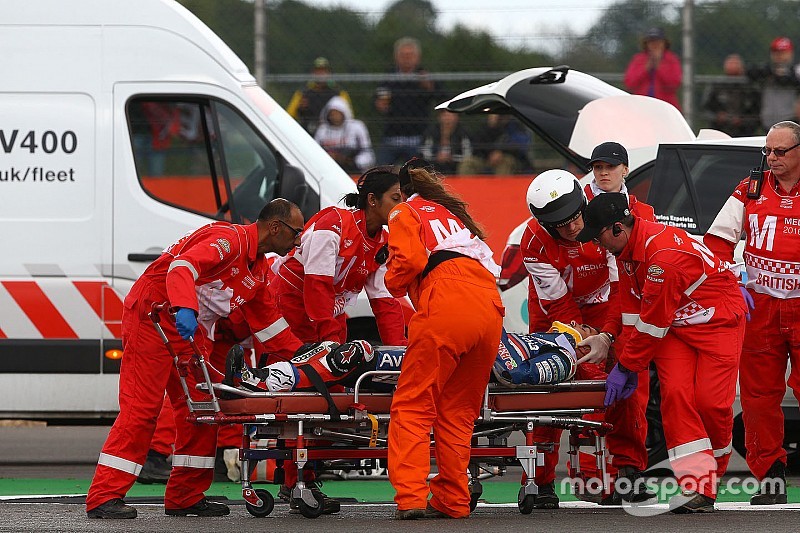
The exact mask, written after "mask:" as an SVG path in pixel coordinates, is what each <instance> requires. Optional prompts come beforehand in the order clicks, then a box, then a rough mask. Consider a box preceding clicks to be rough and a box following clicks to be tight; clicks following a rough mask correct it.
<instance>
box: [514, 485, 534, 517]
mask: <svg viewBox="0 0 800 533" xmlns="http://www.w3.org/2000/svg"><path fill="white" fill-rule="evenodd" d="M535 504H536V495H535V494H525V487H521V488H520V489H519V495H518V496H517V505H518V506H519V512H520V513H522V514H531V513H532V512H533V508H534V505H535Z"/></svg>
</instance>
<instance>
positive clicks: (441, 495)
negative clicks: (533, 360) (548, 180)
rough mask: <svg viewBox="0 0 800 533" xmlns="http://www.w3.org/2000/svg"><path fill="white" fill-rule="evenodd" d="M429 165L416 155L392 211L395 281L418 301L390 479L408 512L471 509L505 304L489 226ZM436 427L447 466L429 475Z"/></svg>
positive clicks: (399, 514) (395, 406)
mask: <svg viewBox="0 0 800 533" xmlns="http://www.w3.org/2000/svg"><path fill="white" fill-rule="evenodd" d="M423 165H425V163H424V162H422V161H421V160H411V161H410V162H409V163H406V165H404V167H403V168H402V169H401V171H400V187H401V190H402V194H403V198H404V199H405V201H404V202H403V203H402V204H400V205H398V206H397V207H396V208H395V209H393V210H392V211H391V213H389V214H388V223H389V262H388V272H387V273H386V286H387V287H388V288H389V290H390V291H391V293H392V294H394V295H395V296H397V297H400V296H403V295H404V294H408V295H409V297H410V298H411V302H412V303H413V304H414V308H415V309H416V312H415V313H414V315H413V316H412V318H411V321H410V322H409V325H408V348H407V349H406V353H405V357H404V358H403V368H402V371H401V372H400V377H399V379H398V383H397V390H396V391H395V393H394V398H393V401H392V408H391V423H390V424H389V439H388V448H389V454H388V469H389V481H391V483H392V486H393V487H394V489H395V491H396V495H395V498H394V499H395V502H396V503H397V511H396V512H395V518H397V519H400V520H405V519H415V518H424V517H451V518H462V517H466V516H468V515H469V512H470V508H469V504H470V494H469V489H468V479H467V463H468V462H469V456H470V440H471V438H472V430H473V425H474V423H475V420H476V419H477V418H478V412H479V409H480V406H481V401H482V398H483V394H484V392H485V390H486V384H487V383H488V381H489V375H490V373H491V369H492V365H493V364H494V360H495V357H496V356H497V346H498V345H499V342H500V335H501V330H502V326H503V314H504V309H503V304H502V303H501V301H500V294H499V292H498V290H497V286H496V285H495V276H496V275H498V274H499V272H500V268H499V267H498V266H497V264H496V263H495V262H494V260H493V259H492V251H491V250H490V249H489V247H488V246H487V245H486V243H485V242H484V241H483V240H482V237H483V231H482V230H481V228H480V227H479V226H478V225H477V224H476V223H475V221H474V220H473V219H472V217H471V216H470V215H469V213H468V212H467V209H466V204H465V203H464V202H463V201H462V200H460V199H459V198H457V197H455V196H453V195H452V194H451V193H450V192H449V191H448V190H447V189H446V188H445V187H444V186H443V184H442V176H441V175H440V174H438V173H436V172H434V171H433V169H432V168H431V167H425V166H423ZM396 191H397V189H395V192H396ZM431 429H433V434H434V437H435V440H436V449H435V454H436V465H437V467H438V471H439V473H438V474H437V475H436V477H434V478H433V479H432V480H431V481H430V485H429V484H428V474H429V472H430V432H431ZM428 496H432V497H431V499H430V501H428Z"/></svg>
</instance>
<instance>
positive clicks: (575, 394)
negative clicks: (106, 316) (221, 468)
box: [150, 304, 612, 518]
mask: <svg viewBox="0 0 800 533" xmlns="http://www.w3.org/2000/svg"><path fill="white" fill-rule="evenodd" d="M164 309H166V305H165V304H159V305H154V306H153V311H152V312H151V313H150V316H151V319H152V320H153V323H154V325H155V327H156V329H157V330H158V331H159V333H160V335H161V337H162V340H163V341H164V343H165V345H166V346H167V349H168V350H169V352H170V354H171V355H172V356H173V359H174V360H175V363H176V365H177V366H178V373H179V376H180V378H181V382H182V385H183V389H184V393H185V396H186V401H187V404H188V407H189V411H190V415H189V419H190V420H192V421H194V422H196V423H201V424H243V427H244V431H243V436H242V444H241V447H240V448H239V459H240V461H241V473H242V481H241V483H242V497H243V499H244V500H245V505H246V508H247V510H248V512H249V513H250V514H251V515H253V516H256V517H264V516H267V515H269V514H270V513H271V512H272V511H273V508H274V505H275V501H274V498H273V496H272V494H271V493H270V492H269V491H267V490H264V489H254V488H253V484H252V482H251V478H250V473H251V472H252V470H253V467H254V465H255V463H256V462H257V461H263V460H266V459H274V460H276V462H277V464H278V465H279V469H278V472H281V468H280V465H282V464H283V463H284V462H285V461H291V462H294V463H295V464H296V465H297V468H298V471H299V472H298V481H297V484H296V485H295V486H294V487H292V488H291V499H292V501H293V503H295V504H297V507H298V508H299V510H300V513H301V514H302V515H303V516H305V517H307V518H316V517H318V516H320V515H321V514H322V511H323V503H322V501H320V500H318V499H317V498H316V496H315V495H314V493H312V491H311V490H310V488H308V487H307V486H306V484H305V483H304V482H303V469H304V468H306V467H308V466H310V465H309V463H310V462H312V461H313V462H316V463H317V465H319V464H320V462H321V463H322V464H326V463H327V464H336V465H337V466H336V467H335V468H341V465H342V464H343V463H348V462H351V463H352V462H355V461H363V460H378V459H381V460H386V458H387V429H388V425H389V423H390V414H389V413H390V407H391V403H392V395H391V393H388V392H373V391H369V390H367V387H366V386H365V385H366V384H367V383H369V382H370V381H371V380H372V379H373V378H375V377H382V378H385V377H387V376H392V375H394V376H396V375H397V374H399V372H397V371H370V372H366V373H365V374H363V375H361V376H360V377H359V379H358V380H357V382H356V383H355V386H354V387H353V389H352V390H349V391H348V392H342V393H326V394H321V393H316V392H285V393H272V392H266V391H264V392H254V391H249V390H242V389H240V388H237V387H232V386H229V385H225V384H222V383H214V382H212V380H211V379H210V375H209V372H208V369H207V367H206V361H205V359H204V357H203V354H202V352H201V350H199V348H198V346H197V345H196V344H195V342H194V340H193V339H190V344H191V345H192V347H193V353H194V355H193V356H192V358H191V360H181V359H180V358H179V357H178V356H177V355H176V354H175V351H174V350H173V348H172V347H171V346H170V342H169V340H168V339H167V337H166V335H165V334H164V332H163V330H162V328H161V326H160V323H159V322H160V319H159V312H160V311H163V310H164ZM382 349H383V348H382V347H377V348H376V351H377V352H380V351H381V350H382ZM188 372H193V373H194V374H195V376H196V377H197V381H198V382H199V383H198V385H197V388H198V391H190V390H189V387H188V386H187V384H186V379H185V377H186V375H187V373H188ZM193 392H194V394H192V393H193ZM199 395H202V399H200V400H196V399H195V398H196V397H197V396H199ZM604 395H605V382H604V381H568V382H562V383H556V384H552V385H547V386H527V387H517V388H513V389H509V388H506V387H502V386H499V385H497V384H494V383H490V384H489V386H488V387H487V389H486V393H485V394H484V397H483V404H482V407H481V411H480V416H479V417H478V419H477V420H476V421H475V430H474V433H473V438H472V447H471V453H470V463H469V468H468V472H467V473H465V474H467V475H468V476H469V485H470V493H471V507H472V508H473V509H474V508H475V506H476V505H477V502H478V499H479V498H480V496H481V494H482V486H481V479H485V478H486V477H489V476H491V475H502V474H503V473H504V472H505V471H506V468H507V467H508V466H511V465H516V464H519V465H520V466H521V467H522V469H523V471H524V472H525V474H526V481H525V482H524V483H523V485H522V486H521V487H520V490H519V494H518V500H517V503H518V506H519V510H520V512H521V513H523V514H529V513H531V512H532V510H533V508H534V499H535V496H536V494H538V487H537V486H536V483H535V482H534V478H535V474H536V468H537V467H538V466H542V465H543V464H544V452H547V451H552V449H553V443H547V444H541V443H534V441H533V431H534V429H535V428H536V427H538V426H550V427H559V428H563V429H565V430H568V431H569V435H570V438H569V443H570V444H569V452H568V453H569V454H570V456H571V464H572V465H575V468H576V471H574V472H572V474H573V475H575V476H580V475H581V472H580V471H579V469H580V467H579V466H577V465H579V464H580V461H578V453H579V448H580V447H584V446H590V447H591V448H593V451H592V453H593V454H594V456H595V458H596V465H597V471H598V472H600V473H601V477H600V482H601V483H605V482H606V480H607V474H606V458H607V450H606V443H605V435H606V434H607V433H608V431H609V430H611V429H612V428H611V425H610V424H608V423H606V422H599V421H592V420H584V419H582V418H581V417H582V416H584V415H587V414H591V413H597V412H601V411H602V410H603V399H604ZM515 433H521V434H522V436H524V444H516V445H512V444H509V440H510V437H511V436H512V435H513V434H515ZM517 440H520V439H517ZM287 441H293V442H295V445H293V446H291V447H290V446H287V444H286V442H287ZM256 442H274V443H275V444H274V445H273V446H269V447H267V448H260V447H257V446H255V445H254V443H256ZM435 445H436V443H435V440H432V441H431V456H432V457H433V453H434V447H435ZM384 464H385V463H384ZM277 477H279V474H278V475H276V480H275V481H276V482H278V479H277ZM600 488H601V489H605V487H600Z"/></svg>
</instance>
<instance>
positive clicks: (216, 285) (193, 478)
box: [86, 222, 300, 511]
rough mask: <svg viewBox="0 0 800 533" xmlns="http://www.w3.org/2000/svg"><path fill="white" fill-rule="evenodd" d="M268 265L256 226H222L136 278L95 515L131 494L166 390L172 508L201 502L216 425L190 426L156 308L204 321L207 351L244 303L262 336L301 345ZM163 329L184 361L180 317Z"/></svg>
mask: <svg viewBox="0 0 800 533" xmlns="http://www.w3.org/2000/svg"><path fill="white" fill-rule="evenodd" d="M266 270H267V260H266V257H265V256H264V255H263V254H259V253H258V229H257V226H256V224H250V225H247V226H242V225H234V224H229V223H225V222H216V223H213V224H209V225H207V226H203V227H202V228H200V229H198V230H196V231H195V232H193V233H191V234H189V235H187V236H185V237H183V238H182V239H180V240H179V241H178V242H177V243H175V244H173V245H172V246H170V247H169V248H168V249H167V250H166V251H165V252H164V253H163V254H162V255H161V256H160V257H159V258H158V259H156V260H155V261H154V262H153V263H152V264H151V265H150V266H149V267H148V268H147V269H146V270H145V272H144V273H143V274H142V275H141V277H140V278H139V279H138V280H137V281H136V282H135V283H134V284H133V287H132V288H131V290H130V292H129V293H128V296H127V297H126V298H125V301H124V307H123V316H122V346H123V351H124V357H123V359H122V366H121V368H120V380H119V381H120V384H119V404H120V412H119V416H118V417H117V419H116V421H115V422H114V426H113V427H112V428H111V431H110V432H109V436H108V439H107V440H106V442H105V444H104V446H103V450H102V452H101V454H100V459H99V461H98V464H97V470H96V472H95V476H94V479H93V480H92V484H91V486H90V487H89V493H88V495H87V497H86V509H87V511H88V510H92V509H94V508H95V507H98V506H99V505H102V504H103V503H105V502H107V501H110V500H112V499H116V498H123V497H124V496H125V494H126V492H127V491H128V489H130V487H131V485H133V483H134V481H136V477H137V475H138V474H139V471H140V470H141V468H142V464H143V463H144V460H145V457H146V455H147V450H148V447H149V444H150V440H151V438H152V435H153V430H154V428H155V424H156V418H157V417H158V414H159V410H160V409H161V405H162V402H163V401H164V390H165V389H166V391H167V394H168V395H169V398H170V402H171V403H172V405H173V407H174V409H175V411H176V413H177V416H176V417H175V423H176V426H177V435H176V441H175V453H174V455H173V462H172V465H173V468H172V474H171V475H170V478H169V482H168V483H167V488H166V493H165V496H164V505H165V507H166V509H168V510H169V509H185V508H188V507H191V506H192V505H194V504H196V503H198V502H199V501H201V500H202V499H203V492H204V491H205V490H206V489H207V488H208V487H209V485H210V484H211V480H212V477H213V468H214V456H215V451H216V436H217V428H216V426H214V425H206V424H200V425H197V424H192V423H190V422H187V420H186V417H187V416H188V414H189V413H188V407H187V405H186V402H185V400H184V399H183V394H184V393H183V389H182V388H181V384H180V381H179V378H178V371H177V369H176V368H175V365H174V364H173V361H172V358H171V357H170V355H169V352H168V351H167V349H166V347H165V346H164V342H163V341H162V339H161V337H160V336H159V334H158V333H157V332H156V329H155V328H154V327H153V324H152V322H151V320H150V318H149V317H148V313H149V312H150V311H151V309H152V306H153V304H156V303H161V302H165V301H167V302H169V305H170V306H171V307H172V308H177V307H181V308H188V309H192V310H194V311H196V312H197V316H198V322H199V324H200V327H198V328H197V331H196V332H195V335H194V337H195V341H196V342H197V343H198V346H199V347H200V349H201V350H203V351H204V352H205V353H206V355H207V353H208V350H209V341H210V340H212V339H213V334H214V326H215V322H216V320H217V319H219V318H220V317H225V316H227V315H228V314H230V313H231V312H233V311H234V310H237V309H239V310H241V312H242V313H243V315H244V317H245V320H246V321H247V323H248V325H249V327H250V330H251V331H252V332H253V334H254V335H255V336H256V338H257V339H258V340H259V341H261V342H264V343H268V344H269V343H275V344H277V345H280V346H285V347H290V346H292V345H294V346H295V347H299V346H300V342H299V341H298V340H297V339H296V338H295V337H294V336H293V335H292V333H291V331H289V327H288V325H287V323H286V321H285V320H284V319H283V318H282V317H281V316H280V314H279V313H278V312H277V310H276V309H275V308H274V306H272V307H271V306H270V305H269V304H268V303H266V302H268V301H269V300H268V299H265V298H263V297H262V295H263V291H267V290H268V287H267V285H266V283H265V276H266ZM161 326H162V328H163V330H164V333H165V335H166V337H167V339H168V340H169V342H171V343H172V346H173V347H174V349H175V351H176V353H177V354H178V357H179V359H180V360H182V361H186V360H187V359H188V358H189V357H190V356H191V348H190V347H189V345H188V343H187V342H186V341H184V340H183V339H182V338H181V336H180V335H179V334H178V332H177V331H176V329H175V324H174V323H173V321H172V320H171V319H168V318H167V317H165V316H163V315H162V319H161ZM211 374H212V379H218V380H221V379H222V377H223V373H222V372H218V371H216V370H215V369H211ZM186 379H187V384H188V387H189V390H190V391H192V394H193V396H195V395H196V396H195V399H196V400H201V401H202V400H204V399H207V398H208V395H205V394H202V393H199V392H197V391H196V388H195V385H196V383H197V377H196V376H195V374H194V373H193V372H187V376H186Z"/></svg>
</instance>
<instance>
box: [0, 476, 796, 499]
mask: <svg viewBox="0 0 800 533" xmlns="http://www.w3.org/2000/svg"><path fill="white" fill-rule="evenodd" d="M89 483H90V480H86V479H0V497H1V496H26V495H28V496H33V495H37V496H38V495H42V496H45V495H53V496H55V495H82V494H86V491H87V490H88V488H89ZM256 487H257V488H265V489H267V490H269V491H270V492H272V494H273V495H275V494H276V493H277V489H278V486H277V485H273V484H256ZM164 488H165V485H156V484H154V485H142V484H140V483H135V484H134V485H133V487H132V488H131V490H130V491H129V492H128V496H130V497H160V496H163V495H164ZM560 489H561V487H559V486H558V484H557V485H556V490H557V491H558V492H559V497H560V498H561V500H562V501H575V499H576V498H575V497H574V496H573V495H572V494H565V493H563V491H561V490H560ZM322 490H323V491H324V492H325V493H326V494H328V496H331V497H334V498H337V497H338V498H354V499H356V500H357V501H359V502H391V501H392V499H393V498H394V490H393V489H392V486H391V484H390V483H389V482H388V481H384V480H360V481H326V482H324V485H323V489H322ZM787 490H788V496H789V502H800V487H792V486H790V487H788V489H787ZM518 491H519V481H517V480H513V479H511V478H506V479H503V480H492V481H485V482H483V495H482V499H483V500H484V501H486V502H488V503H516V501H517V492H518ZM738 492H739V493H738V494H732V493H726V492H725V491H721V492H720V494H719V497H718V500H717V501H719V502H745V501H748V500H749V498H750V495H749V494H746V493H744V492H743V491H738ZM206 495H208V496H223V497H226V498H228V499H231V500H239V499H241V498H242V493H241V485H239V484H238V483H214V484H212V485H211V488H210V489H209V490H208V491H206Z"/></svg>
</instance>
